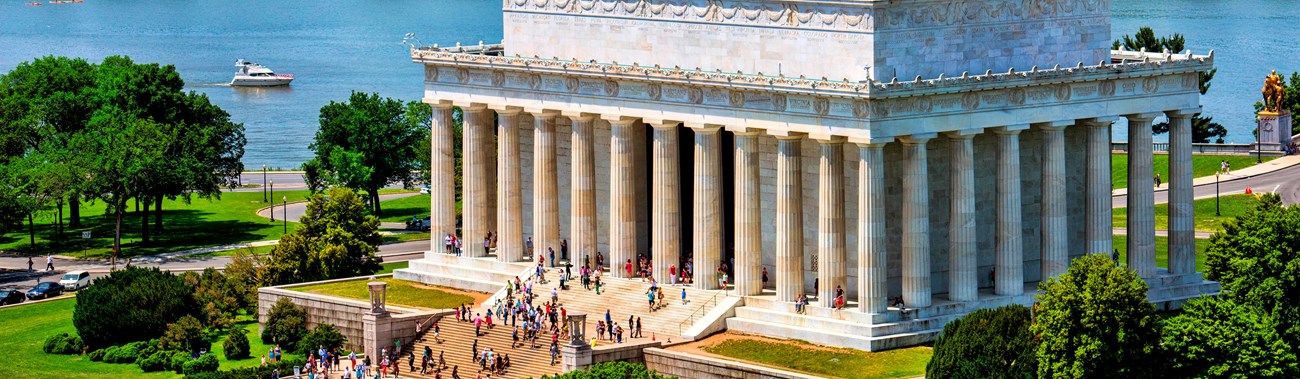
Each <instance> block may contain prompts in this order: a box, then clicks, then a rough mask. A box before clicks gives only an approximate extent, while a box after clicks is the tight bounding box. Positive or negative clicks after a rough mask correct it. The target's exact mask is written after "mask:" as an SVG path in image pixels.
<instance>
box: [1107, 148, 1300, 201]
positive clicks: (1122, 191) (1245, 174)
mask: <svg viewBox="0 0 1300 379" xmlns="http://www.w3.org/2000/svg"><path fill="white" fill-rule="evenodd" d="M1297 164H1300V155H1288V156H1285V157H1281V158H1278V159H1274V160H1271V161H1268V162H1264V163H1260V164H1257V165H1254V166H1250V167H1246V168H1243V169H1240V170H1232V173H1230V174H1226V175H1221V176H1220V177H1219V179H1218V181H1219V182H1220V183H1225V182H1231V181H1234V180H1241V179H1247V178H1251V177H1255V176H1259V175H1263V174H1267V173H1270V172H1273V171H1277V170H1281V169H1284V168H1288V167H1291V166H1295V165H1297ZM1214 181H1215V177H1214V175H1210V176H1202V177H1199V178H1195V179H1192V187H1199V186H1203V185H1210V184H1214ZM1155 190H1156V192H1161V191H1168V190H1169V183H1167V182H1166V183H1164V184H1163V185H1161V186H1159V187H1156V188H1155ZM1125 195H1128V188H1116V189H1115V190H1113V191H1111V196H1125Z"/></svg>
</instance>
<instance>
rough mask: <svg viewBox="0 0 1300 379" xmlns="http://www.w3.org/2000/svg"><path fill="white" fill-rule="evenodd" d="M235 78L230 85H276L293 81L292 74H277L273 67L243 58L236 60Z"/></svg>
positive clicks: (283, 84) (284, 84) (285, 84)
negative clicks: (272, 69)
mask: <svg viewBox="0 0 1300 379" xmlns="http://www.w3.org/2000/svg"><path fill="white" fill-rule="evenodd" d="M235 67H238V68H239V69H238V70H235V78H234V79H231V80H230V85H231V86H235V87H275V86H287V85H289V82H292V81H293V75H292V74H276V73H275V72H274V71H271V69H269V68H266V67H263V66H262V65H259V64H257V63H253V62H249V61H246V60H243V59H240V60H237V61H235Z"/></svg>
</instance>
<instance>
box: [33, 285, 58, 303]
mask: <svg viewBox="0 0 1300 379" xmlns="http://www.w3.org/2000/svg"><path fill="white" fill-rule="evenodd" d="M62 294H63V286H61V285H59V283H55V282H40V283H36V287H32V289H31V290H30V291H27V298H28V299H32V300H36V299H48V298H51V297H55V296H59V295H62Z"/></svg>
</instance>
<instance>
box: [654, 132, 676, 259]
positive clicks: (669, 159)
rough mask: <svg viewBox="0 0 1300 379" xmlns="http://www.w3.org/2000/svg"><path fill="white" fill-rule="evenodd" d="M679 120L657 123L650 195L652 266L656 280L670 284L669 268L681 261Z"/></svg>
mask: <svg viewBox="0 0 1300 379" xmlns="http://www.w3.org/2000/svg"><path fill="white" fill-rule="evenodd" d="M677 125H678V124H677V123H664V124H656V125H654V142H653V143H654V151H653V153H652V154H653V156H654V166H653V170H654V181H653V185H654V187H653V190H652V196H651V202H652V203H653V209H652V210H651V228H650V229H651V232H650V235H651V238H652V240H651V246H650V253H651V265H652V268H653V272H654V277H655V280H658V281H659V282H660V283H670V282H671V281H672V278H670V277H669V275H668V268H669V267H670V266H676V265H677V264H678V263H677V262H678V261H680V260H681V242H682V227H681V203H680V196H681V194H680V191H681V186H680V185H679V180H680V177H679V170H678V163H679V161H678V149H679V148H680V147H679V146H677V139H678V138H677Z"/></svg>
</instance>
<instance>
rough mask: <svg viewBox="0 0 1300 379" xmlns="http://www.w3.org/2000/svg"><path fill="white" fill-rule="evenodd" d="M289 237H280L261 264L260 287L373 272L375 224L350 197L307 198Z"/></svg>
mask: <svg viewBox="0 0 1300 379" xmlns="http://www.w3.org/2000/svg"><path fill="white" fill-rule="evenodd" d="M299 222H300V223H301V224H300V225H299V226H298V229H297V230H295V231H294V232H293V233H290V234H286V235H284V236H282V237H280V243H279V244H277V245H276V246H275V248H273V249H272V250H271V254H270V255H269V256H267V257H266V258H265V261H264V262H263V264H262V265H261V270H262V271H261V274H260V275H259V277H260V279H261V281H262V284H263V285H276V284H286V283H298V282H305V281H314V280H325V279H334V278H344V277H350V276H360V275H369V274H372V273H374V272H375V271H379V269H380V268H381V267H380V260H379V257H377V256H375V253H376V252H378V251H379V249H378V246H379V243H380V242H381V238H380V236H379V219H378V218H375V216H373V215H367V214H366V213H365V206H364V205H363V204H361V199H360V198H359V197H358V196H357V195H356V193H355V192H352V190H350V189H347V188H334V189H331V190H330V191H329V196H326V195H323V194H316V195H313V196H312V198H311V200H310V201H309V202H308V203H307V212H306V214H304V215H303V216H302V218H300V219H299Z"/></svg>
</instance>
